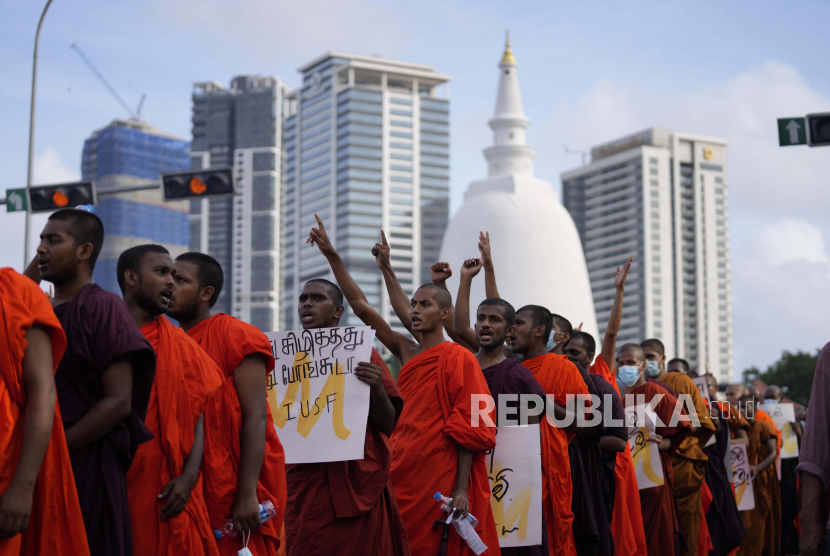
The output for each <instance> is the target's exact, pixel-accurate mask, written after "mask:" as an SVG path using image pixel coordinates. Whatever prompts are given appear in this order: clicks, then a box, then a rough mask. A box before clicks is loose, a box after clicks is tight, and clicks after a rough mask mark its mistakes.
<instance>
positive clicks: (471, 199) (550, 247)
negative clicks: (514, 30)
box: [441, 38, 602, 349]
mask: <svg viewBox="0 0 830 556" xmlns="http://www.w3.org/2000/svg"><path fill="white" fill-rule="evenodd" d="M517 68H518V64H517V63H516V59H515V58H514V57H513V52H512V51H511V50H510V40H509V38H508V40H507V45H506V47H505V51H504V57H503V58H502V60H501V63H500V64H499V71H500V77H499V93H498V98H497V99H496V113H495V115H494V116H493V119H491V120H490V122H489V124H490V127H491V128H492V129H493V135H494V144H493V145H492V146H490V147H487V148H486V149H484V156H485V157H486V158H487V164H488V177H487V179H484V180H480V181H474V182H473V183H471V184H470V187H469V188H468V189H467V192H466V193H465V195H464V204H463V205H462V207H461V208H460V209H459V210H458V212H457V213H456V214H455V216H453V218H452V220H451V222H450V224H449V226H448V227H447V231H446V233H445V234H444V242H443V245H442V246H441V260H442V261H446V262H448V263H450V266H451V267H452V269H453V273H454V276H453V277H452V279H450V280H449V282H448V284H447V287H448V288H449V289H450V292H451V293H452V294H453V297H455V294H456V292H457V291H458V276H459V274H460V272H459V271H460V268H461V263H462V262H463V261H464V259H468V258H472V257H478V256H479V253H478V248H477V244H478V234H479V231H489V232H490V244H491V252H492V255H493V264H494V266H495V269H496V280H497V283H498V288H499V294H500V295H501V297H502V298H504V299H506V300H507V301H509V302H510V303H511V304H512V305H513V306H514V307H515V308H516V309H519V308H520V307H521V306H523V305H530V304H533V305H542V306H544V307H547V308H548V309H550V310H551V311H552V312H554V313H558V314H560V315H562V316H563V317H565V318H567V319H568V320H570V321H571V323H572V324H573V325H574V327H576V326H579V323H580V322H582V323H584V324H583V326H582V329H583V330H584V331H585V332H588V333H589V334H591V335H593V336H594V338H595V339H596V340H597V349H599V346H600V344H601V343H602V339H601V338H599V337H598V334H597V320H596V313H595V312H594V300H593V296H592V294H591V283H590V281H589V279H588V269H587V267H586V266H585V255H584V253H583V252H582V243H581V242H580V240H579V233H578V232H577V229H576V226H575V225H574V222H573V219H572V218H571V215H570V214H568V211H567V210H565V207H563V206H562V204H561V203H560V202H559V198H558V195H557V194H556V192H555V191H554V189H553V187H552V186H551V184H550V183H548V182H546V181H544V180H541V179H538V178H535V177H533V159H534V157H535V156H536V149H535V148H533V147H531V146H529V145H527V144H526V142H525V135H526V132H527V128H528V126H529V125H530V120H529V119H528V118H527V116H525V113H524V108H523V107H522V95H521V91H520V90H519V78H518V75H517V71H516V70H517ZM484 298H485V295H484V271H481V272H480V273H479V275H478V276H477V277H476V278H475V279H474V280H473V288H472V292H471V296H470V313H471V318H473V319H474V317H475V308H476V307H477V306H478V304H479V303H480V302H481V301H482V300H484Z"/></svg>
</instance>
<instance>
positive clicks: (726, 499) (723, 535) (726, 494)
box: [703, 403, 746, 556]
mask: <svg viewBox="0 0 830 556" xmlns="http://www.w3.org/2000/svg"><path fill="white" fill-rule="evenodd" d="M712 409H713V411H714V412H715V414H716V416H717V419H718V421H719V422H720V425H721V428H720V432H717V433H715V440H716V441H715V444H713V445H711V446H709V447H704V448H703V452H704V453H705V454H706V457H707V458H709V461H708V462H707V465H706V484H707V485H708V486H709V490H710V491H711V493H712V503H711V505H710V506H709V511H708V512H706V524H707V526H708V528H709V535H710V537H711V538H712V550H711V551H710V556H726V555H727V554H729V553H730V552H732V551H733V550H735V549H736V548H737V547H739V546H740V545H741V542H742V541H743V539H744V537H746V527H744V524H743V521H741V514H740V512H738V505H737V503H736V501H735V495H734V493H733V492H732V487H731V485H730V481H729V476H728V475H727V473H726V466H725V464H724V462H725V461H729V464H730V465H731V464H732V458H731V456H730V454H729V444H730V442H729V439H730V435H731V433H730V428H729V419H727V418H726V417H724V411H723V404H722V403H713V404H712ZM729 409H730V410H731V408H729ZM730 417H731V415H730Z"/></svg>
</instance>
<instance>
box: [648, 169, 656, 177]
mask: <svg viewBox="0 0 830 556" xmlns="http://www.w3.org/2000/svg"><path fill="white" fill-rule="evenodd" d="M648 173H649V174H651V175H652V176H656V175H657V168H650V169H649V171H648Z"/></svg>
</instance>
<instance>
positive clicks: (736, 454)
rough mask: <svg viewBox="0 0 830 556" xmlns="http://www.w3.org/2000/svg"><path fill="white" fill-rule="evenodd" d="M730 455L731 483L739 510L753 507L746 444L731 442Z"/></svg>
mask: <svg viewBox="0 0 830 556" xmlns="http://www.w3.org/2000/svg"><path fill="white" fill-rule="evenodd" d="M730 455H731V456H732V484H733V485H735V501H736V502H737V503H738V510H739V511H742V512H743V511H746V510H754V509H755V493H754V491H753V489H752V475H751V474H750V472H749V457H748V456H747V453H746V444H733V445H732V447H731V448H730Z"/></svg>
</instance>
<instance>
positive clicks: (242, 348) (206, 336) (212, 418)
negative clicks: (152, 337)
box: [187, 313, 287, 556]
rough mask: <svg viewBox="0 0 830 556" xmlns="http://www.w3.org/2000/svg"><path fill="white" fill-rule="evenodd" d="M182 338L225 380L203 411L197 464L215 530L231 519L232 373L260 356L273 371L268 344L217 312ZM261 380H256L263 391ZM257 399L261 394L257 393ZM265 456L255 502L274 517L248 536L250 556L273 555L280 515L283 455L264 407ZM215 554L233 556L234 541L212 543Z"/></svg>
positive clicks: (235, 405)
mask: <svg viewBox="0 0 830 556" xmlns="http://www.w3.org/2000/svg"><path fill="white" fill-rule="evenodd" d="M187 334H188V336H190V337H191V338H193V339H194V340H196V343H197V344H199V346H200V347H201V348H202V349H203V350H205V351H206V352H207V354H208V355H209V356H210V358H211V359H213V361H214V362H215V363H216V365H217V366H218V367H219V371H220V372H221V373H222V376H223V377H224V379H225V381H224V383H223V384H222V386H221V387H220V388H219V389H218V390H216V392H215V393H214V394H213V396H212V397H211V398H210V400H209V401H208V403H207V405H206V406H205V413H204V426H205V455H204V460H203V464H202V473H203V477H204V492H205V500H206V501H207V508H208V515H209V516H210V527H211V529H219V528H220V527H222V526H223V525H224V524H225V523H227V521H228V519H229V518H230V516H231V511H232V508H233V502H234V498H235V496H236V484H237V480H238V478H239V475H238V469H239V456H240V444H239V442H240V433H241V430H242V408H241V407H240V405H239V397H238V396H237V393H236V388H235V387H234V385H233V373H234V371H235V370H236V368H237V367H238V366H239V365H240V364H241V363H242V361H243V360H244V359H245V357H247V356H248V355H255V354H261V355H263V356H264V357H265V359H266V365H265V371H266V373H270V372H271V371H273V370H274V357H273V354H272V352H271V343H270V342H269V341H268V338H267V337H266V336H265V334H263V333H262V332H261V331H260V330H259V329H258V328H256V327H254V326H251V325H250V324H248V323H245V322H242V321H241V320H239V319H236V318H234V317H232V316H230V315H226V314H225V313H217V314H215V315H213V316H212V317H210V318H207V319H205V320H203V321H202V322H200V323H199V324H197V325H196V326H194V327H193V328H191V329H190V330H188V331H187ZM267 380H268V379H267V376H264V377H262V382H263V386H264V385H265V383H266V382H267ZM263 395H265V392H264V391H263ZM266 411H267V413H266V422H265V457H264V458H263V460H262V469H261V471H260V473H259V480H258V481H257V500H259V502H265V501H266V500H270V501H271V502H273V504H274V508H275V509H276V511H277V515H276V516H275V517H274V518H272V519H270V520H269V521H266V522H265V523H263V524H262V527H260V528H259V529H257V530H255V531H254V532H253V534H252V535H251V539H250V541H249V543H248V548H249V549H250V550H251V553H252V554H253V555H254V556H265V555H273V554H276V552H277V550H279V548H280V544H281V539H280V530H281V528H282V524H283V515H284V514H285V499H286V496H287V495H286V490H285V488H286V487H285V452H284V451H283V449H282V444H280V441H279V438H277V432H276V429H275V428H274V420H273V418H272V417H271V409H270V408H269V407H266ZM216 544H217V546H218V547H219V553H220V554H223V555H227V556H236V554H237V552H238V551H239V547H240V540H239V537H226V538H223V539H221V540H219V541H218V542H217V543H216Z"/></svg>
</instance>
